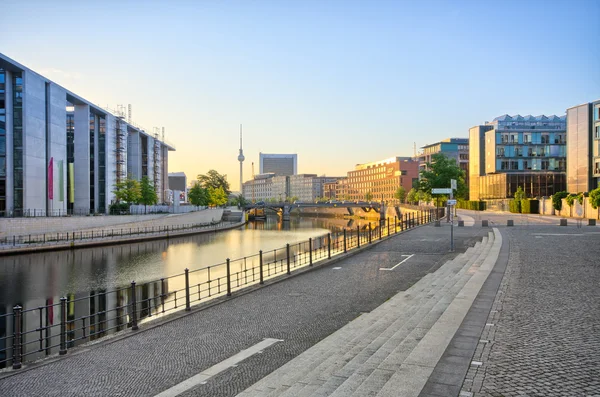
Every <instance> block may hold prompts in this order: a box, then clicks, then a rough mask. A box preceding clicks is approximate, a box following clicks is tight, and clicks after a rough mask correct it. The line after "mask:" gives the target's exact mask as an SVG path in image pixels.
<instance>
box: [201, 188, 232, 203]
mask: <svg viewBox="0 0 600 397" xmlns="http://www.w3.org/2000/svg"><path fill="white" fill-rule="evenodd" d="M206 191H207V193H208V205H211V206H213V207H218V206H221V205H224V204H226V203H227V194H226V193H225V191H224V190H223V188H222V187H218V188H214V187H212V186H209V187H208V188H207V189H206Z"/></svg>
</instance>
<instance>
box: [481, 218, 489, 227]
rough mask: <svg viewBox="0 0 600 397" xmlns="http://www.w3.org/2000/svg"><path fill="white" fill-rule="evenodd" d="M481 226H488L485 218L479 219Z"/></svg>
mask: <svg viewBox="0 0 600 397" xmlns="http://www.w3.org/2000/svg"><path fill="white" fill-rule="evenodd" d="M481 226H482V227H488V221H487V219H485V220H482V221H481Z"/></svg>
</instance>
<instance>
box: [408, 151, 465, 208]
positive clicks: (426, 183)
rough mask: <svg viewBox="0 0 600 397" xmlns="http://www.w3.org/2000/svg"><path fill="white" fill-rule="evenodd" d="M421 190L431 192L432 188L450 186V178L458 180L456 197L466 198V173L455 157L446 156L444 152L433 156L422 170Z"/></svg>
mask: <svg viewBox="0 0 600 397" xmlns="http://www.w3.org/2000/svg"><path fill="white" fill-rule="evenodd" d="M420 174H421V179H420V181H419V190H422V191H424V192H426V193H429V194H431V189H435V188H449V187H450V180H451V179H455V180H456V193H455V198H462V199H466V198H467V194H468V189H467V185H466V183H465V173H464V171H463V170H461V169H460V167H459V166H458V164H456V160H455V159H451V158H448V157H446V155H445V154H443V153H436V154H434V155H432V156H431V163H427V167H426V168H425V169H423V170H421V172H420Z"/></svg>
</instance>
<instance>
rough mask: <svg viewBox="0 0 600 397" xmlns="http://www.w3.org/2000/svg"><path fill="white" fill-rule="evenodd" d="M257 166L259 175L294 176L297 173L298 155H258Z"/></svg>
mask: <svg viewBox="0 0 600 397" xmlns="http://www.w3.org/2000/svg"><path fill="white" fill-rule="evenodd" d="M259 166H260V167H259V169H260V173H261V174H267V173H273V174H275V175H287V176H289V175H296V174H297V173H298V155H297V154H267V153H259Z"/></svg>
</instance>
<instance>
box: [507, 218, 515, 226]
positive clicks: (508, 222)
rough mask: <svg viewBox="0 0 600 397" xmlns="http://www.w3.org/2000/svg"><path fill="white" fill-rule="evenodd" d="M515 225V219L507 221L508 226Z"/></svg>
mask: <svg viewBox="0 0 600 397" xmlns="http://www.w3.org/2000/svg"><path fill="white" fill-rule="evenodd" d="M514 225H515V221H513V220H512V219H508V220H507V221H506V226H514Z"/></svg>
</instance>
